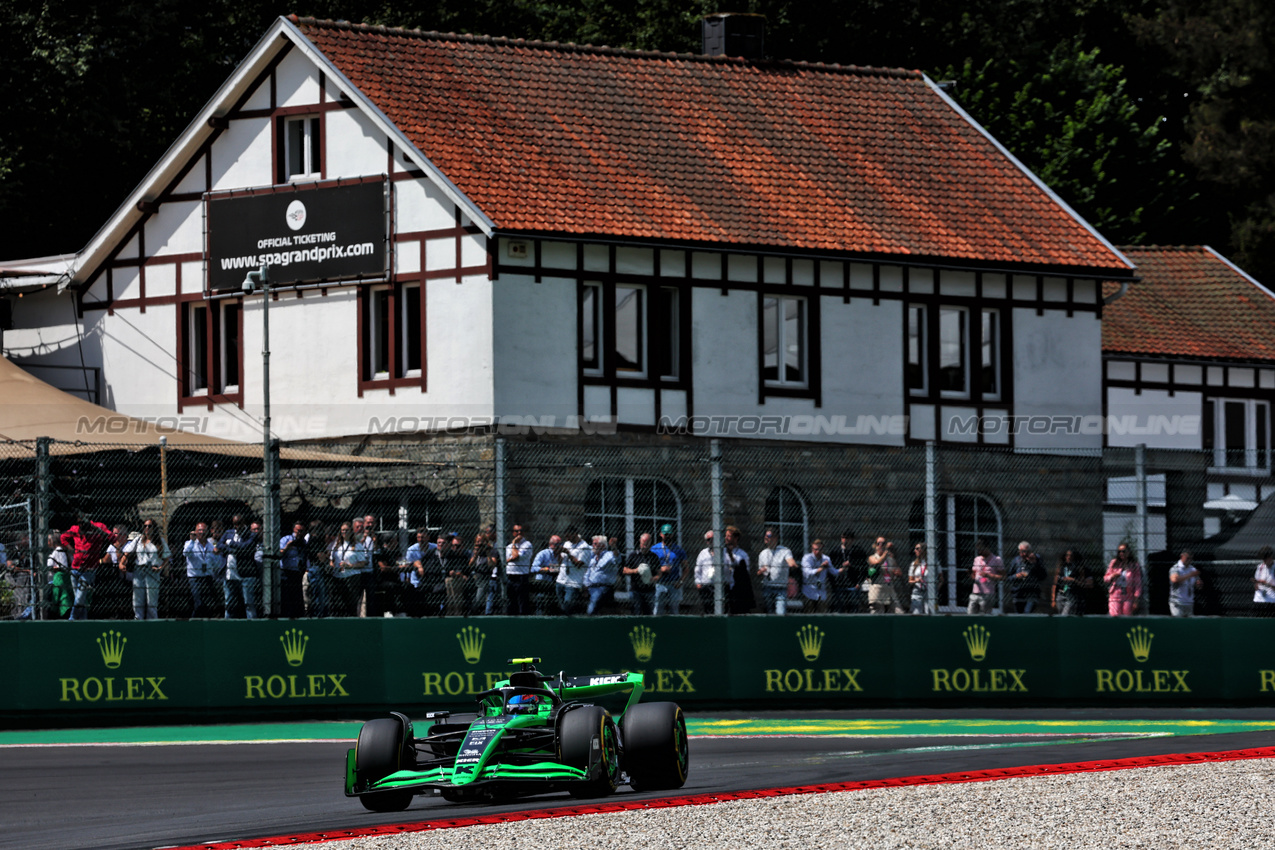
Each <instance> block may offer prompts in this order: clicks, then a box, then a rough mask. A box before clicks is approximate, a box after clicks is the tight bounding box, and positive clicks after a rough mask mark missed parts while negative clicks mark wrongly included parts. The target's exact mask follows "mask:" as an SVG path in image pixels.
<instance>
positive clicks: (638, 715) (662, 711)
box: [624, 702, 690, 791]
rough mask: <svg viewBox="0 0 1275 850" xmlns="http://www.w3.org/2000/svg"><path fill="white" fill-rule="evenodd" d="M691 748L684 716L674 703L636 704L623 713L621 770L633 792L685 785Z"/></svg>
mask: <svg viewBox="0 0 1275 850" xmlns="http://www.w3.org/2000/svg"><path fill="white" fill-rule="evenodd" d="M689 767H690V748H689V746H688V744H687V740H686V718H685V717H683V716H682V709H681V707H679V706H678V704H677V703H675V702H650V703H643V704H639V705H635V706H633V707H632V708H630V709H629V711H628V713H627V714H625V716H624V769H625V771H627V772H628V774H629V785H630V787H632V788H633V790H634V791H660V790H666V789H671V788H681V787H682V786H683V785H685V784H686V774H687V771H688V769H689Z"/></svg>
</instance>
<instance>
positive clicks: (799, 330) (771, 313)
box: [761, 295, 808, 387]
mask: <svg viewBox="0 0 1275 850" xmlns="http://www.w3.org/2000/svg"><path fill="white" fill-rule="evenodd" d="M761 323H762V380H763V381H765V383H766V385H767V386H772V387H805V386H806V385H807V381H808V377H807V369H806V365H807V359H808V358H807V351H806V299H804V298H785V297H781V296H776V295H767V296H765V297H763V298H762V315H761Z"/></svg>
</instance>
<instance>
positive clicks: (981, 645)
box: [963, 626, 992, 661]
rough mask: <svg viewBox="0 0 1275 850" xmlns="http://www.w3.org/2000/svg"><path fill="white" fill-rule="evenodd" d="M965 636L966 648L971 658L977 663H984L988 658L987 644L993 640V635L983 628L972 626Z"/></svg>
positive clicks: (965, 632)
mask: <svg viewBox="0 0 1275 850" xmlns="http://www.w3.org/2000/svg"><path fill="white" fill-rule="evenodd" d="M963 634H964V635H965V646H966V647H967V648H968V649H969V651H970V658H972V659H974V660H975V661H982V660H983V659H984V658H986V657H987V644H989V643H990V642H991V640H992V635H991V633H990V632H988V631H987V629H985V628H983V627H982V626H970V627H969V628H968V629H966V630H965V631H964V632H963Z"/></svg>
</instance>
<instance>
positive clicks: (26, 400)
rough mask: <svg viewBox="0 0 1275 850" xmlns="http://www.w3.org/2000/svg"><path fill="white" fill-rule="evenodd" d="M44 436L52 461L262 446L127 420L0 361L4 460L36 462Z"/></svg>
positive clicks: (327, 458) (307, 458) (363, 460)
mask: <svg viewBox="0 0 1275 850" xmlns="http://www.w3.org/2000/svg"><path fill="white" fill-rule="evenodd" d="M40 437H49V438H51V439H53V440H54V441H55V442H53V443H52V444H51V445H50V447H49V454H50V455H53V456H61V455H75V454H88V453H92V452H100V451H119V450H129V449H134V450H136V449H141V448H154V447H158V445H159V438H160V437H166V438H167V444H168V448H170V449H180V450H185V451H197V452H206V453H209V454H219V455H226V456H231V457H245V458H260V457H261V444H260V443H241V442H238V441H236V440H226V439H222V438H221V437H212V436H209V435H207V434H193V433H191V432H189V431H181V430H178V429H175V428H164V427H161V426H159V425H157V424H155V423H153V422H147V421H144V420H142V419H136V418H133V417H130V416H125V415H124V414H122V413H117V412H115V411H114V410H108V409H107V408H105V407H99V406H98V405H96V404H93V403H92V402H90V401H85V400H84V399H82V398H77V397H76V396H73V395H71V394H70V393H67V392H63V391H62V390H60V389H58V388H57V387H54V386H52V385H51V384H47V383H45V382H44V381H41V380H40V379H39V378H36V377H35V376H33V375H31V374H30V373H29V372H26V371H24V370H23V369H22V368H21V367H19V366H17V365H16V364H14V363H13V362H11V361H10V360H9V359H8V358H4V357H0V458H9V459H16V458H23V457H35V451H36V440H37V439H39V438H40ZM279 457H280V460H282V461H284V462H287V463H292V464H306V463H313V464H316V465H333V464H341V465H345V464H369V463H395V462H396V461H391V460H384V459H381V458H368V457H355V456H348V455H339V454H331V453H328V452H320V451H313V450H309V449H295V448H284V449H281V450H280V452H279Z"/></svg>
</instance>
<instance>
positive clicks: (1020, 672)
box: [0, 616, 1275, 723]
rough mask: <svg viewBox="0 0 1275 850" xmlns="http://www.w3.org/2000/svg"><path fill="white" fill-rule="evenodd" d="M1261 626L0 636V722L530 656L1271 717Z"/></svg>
mask: <svg viewBox="0 0 1275 850" xmlns="http://www.w3.org/2000/svg"><path fill="white" fill-rule="evenodd" d="M1273 638H1275V622H1271V621H1264V620H1251V619H1232V620H1224V619H1194V620H1171V619H1168V618H1137V619H1119V620H1112V619H1108V618H1085V619H1064V618H1049V617H961V616H956V617H902V616H884V617H836V616H814V617H786V618H781V617H733V618H698V617H669V618H658V619H657V618H650V617H647V618H620V617H616V618H597V619H590V620H586V619H537V618H509V617H485V618H475V619H468V620H462V619H430V620H408V619H401V618H396V619H364V620H293V621H269V620H257V621H237V622H236V621H216V620H213V621H200V622H166V621H161V622H141V623H136V622H105V621H103V622H75V623H71V622H56V623H2V624H0V675H2V676H3V677H4V681H5V682H6V683H7V685H6V687H5V688H4V689H3V691H2V692H0V716H2V717H4V718H8V719H10V720H14V719H19V718H25V719H26V721H27V722H31V720H32V719H33V718H48V717H49V716H57V717H60V718H69V719H70V720H71V721H72V722H76V723H79V722H81V721H82V722H84V723H94V722H100V723H109V722H123V721H126V720H128V719H135V718H137V717H146V718H150V719H155V720H160V719H165V718H179V717H187V716H192V715H198V716H204V715H209V714H211V715H216V716H217V717H218V718H220V719H235V718H243V719H248V718H256V717H262V716H271V715H279V714H286V715H291V716H315V717H332V716H357V715H358V714H360V713H366V712H368V711H374V710H382V709H386V708H394V707H399V708H403V709H405V710H412V709H417V708H428V707H453V708H454V707H457V706H463V705H465V704H467V703H469V702H470V701H471V700H472V698H473V696H474V695H475V694H477V693H479V692H481V691H483V690H486V689H488V688H490V687H491V686H492V685H494V684H495V682H497V681H499V680H500V679H503V678H505V677H506V676H507V675H508V673H509V672H510V669H509V668H510V665H509V664H508V663H507V661H508V659H510V658H513V657H522V656H527V655H536V656H540V657H541V658H543V659H544V661H543V663H542V665H541V669H542V670H544V671H545V672H550V673H556V672H558V671H559V670H562V671H565V672H566V673H567V674H568V675H605V674H608V673H613V672H620V671H640V672H642V673H644V674H646V680H647V689H648V693H649V694H650V698H656V699H672V700H676V701H678V702H681V703H685V704H688V705H691V704H696V703H700V704H716V705H719V706H724V705H730V704H736V705H741V706H743V705H748V706H758V707H761V706H772V707H785V708H791V707H800V706H803V705H818V706H825V707H843V708H854V707H868V706H886V705H916V706H921V705H925V706H933V707H943V706H952V707H955V706H965V705H1001V706H1019V705H1033V704H1036V705H1040V704H1064V703H1065V704H1071V705H1095V706H1120V705H1178V706H1194V705H1204V704H1209V703H1221V702H1225V703H1248V704H1263V703H1266V704H1269V703H1275V652H1272V650H1271V647H1272V646H1275V644H1273V642H1272V639H1273Z"/></svg>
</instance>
